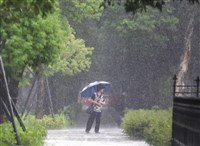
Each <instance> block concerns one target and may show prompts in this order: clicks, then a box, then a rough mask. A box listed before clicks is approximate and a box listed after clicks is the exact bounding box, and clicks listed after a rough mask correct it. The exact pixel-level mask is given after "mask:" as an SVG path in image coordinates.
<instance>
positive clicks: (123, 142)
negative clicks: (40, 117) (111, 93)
mask: <svg viewBox="0 0 200 146" xmlns="http://www.w3.org/2000/svg"><path fill="white" fill-rule="evenodd" d="M45 146H149V145H148V144H146V143H145V142H144V141H133V140H131V139H129V137H128V136H127V135H126V134H124V133H123V131H122V130H121V129H119V128H105V129H101V133H100V134H95V133H94V131H91V132H90V133H89V134H86V133H85V131H84V128H72V129H64V130H49V131H48V136H47V137H46V139H45Z"/></svg>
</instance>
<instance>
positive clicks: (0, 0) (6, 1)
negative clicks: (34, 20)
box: [0, 0, 56, 25]
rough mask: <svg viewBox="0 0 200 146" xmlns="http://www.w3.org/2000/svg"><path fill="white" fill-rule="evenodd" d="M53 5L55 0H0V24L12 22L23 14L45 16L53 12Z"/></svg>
mask: <svg viewBox="0 0 200 146" xmlns="http://www.w3.org/2000/svg"><path fill="white" fill-rule="evenodd" d="M55 7H56V1H55V0H48V1H43V0H20V1H10V0H0V24H1V25H2V23H5V24H8V23H13V22H16V21H19V19H20V18H22V17H25V16H32V17H33V16H37V15H39V14H42V15H43V16H46V15H47V14H48V13H51V12H53V11H54V10H55Z"/></svg>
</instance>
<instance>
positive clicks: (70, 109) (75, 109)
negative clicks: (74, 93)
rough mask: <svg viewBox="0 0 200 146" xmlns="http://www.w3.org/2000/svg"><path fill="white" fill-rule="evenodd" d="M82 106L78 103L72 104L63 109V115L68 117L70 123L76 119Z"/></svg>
mask: <svg viewBox="0 0 200 146" xmlns="http://www.w3.org/2000/svg"><path fill="white" fill-rule="evenodd" d="M81 108H82V105H81V104H80V103H73V104H71V105H68V106H66V107H65V108H64V115H65V116H66V117H69V119H70V120H71V122H72V121H73V120H74V119H75V118H76V116H77V114H78V113H79V112H80V111H81Z"/></svg>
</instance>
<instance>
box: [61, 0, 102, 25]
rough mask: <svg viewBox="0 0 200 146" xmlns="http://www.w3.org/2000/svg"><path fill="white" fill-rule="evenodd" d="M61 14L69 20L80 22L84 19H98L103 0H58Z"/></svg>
mask: <svg viewBox="0 0 200 146" xmlns="http://www.w3.org/2000/svg"><path fill="white" fill-rule="evenodd" d="M59 1H60V7H61V9H62V14H63V15H64V16H66V17H67V18H68V19H69V20H73V21H76V22H81V21H83V20H85V19H90V20H92V19H93V20H99V19H100V16H101V15H102V11H103V8H102V7H100V4H101V3H102V2H103V0H98V1H97V0H84V1H83V0H73V1H72V0H59Z"/></svg>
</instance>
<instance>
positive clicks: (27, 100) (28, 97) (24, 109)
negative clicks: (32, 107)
mask: <svg viewBox="0 0 200 146" xmlns="http://www.w3.org/2000/svg"><path fill="white" fill-rule="evenodd" d="M35 82H36V79H35V78H34V80H33V84H32V86H31V89H30V90H29V93H28V96H27V98H26V102H25V104H24V108H23V111H22V117H23V115H24V113H25V111H26V107H27V105H28V102H29V100H30V97H31V93H32V90H33V88H34V86H35Z"/></svg>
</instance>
